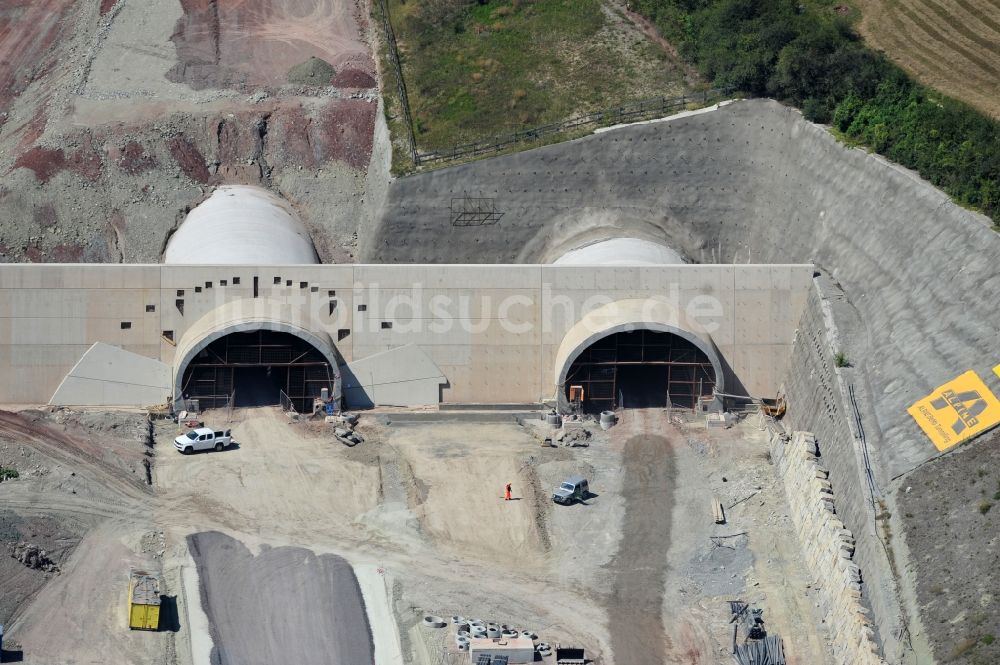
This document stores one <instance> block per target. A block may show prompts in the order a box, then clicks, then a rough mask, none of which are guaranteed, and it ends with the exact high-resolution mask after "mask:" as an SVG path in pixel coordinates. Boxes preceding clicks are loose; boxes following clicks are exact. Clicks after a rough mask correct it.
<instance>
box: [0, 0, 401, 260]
mask: <svg viewBox="0 0 1000 665" xmlns="http://www.w3.org/2000/svg"><path fill="white" fill-rule="evenodd" d="M302 63H311V64H310V68H311V70H316V67H313V66H312V65H313V64H316V63H324V64H326V63H329V65H332V68H330V71H329V75H321V76H319V77H318V78H316V80H315V81H313V80H310V81H309V85H308V86H305V85H303V84H302V83H290V82H289V81H288V78H287V77H288V72H289V70H290V69H291V68H293V67H295V66H296V65H301V64H302ZM329 65H328V66H329ZM342 66H343V71H345V72H355V74H354V75H353V76H354V78H350V77H348V78H346V79H345V80H343V81H342V82H340V83H331V79H332V78H333V74H334V70H337V71H341V70H342ZM317 71H318V70H317ZM313 73H316V72H313ZM374 76H375V63H374V60H373V59H372V56H371V49H370V46H369V25H368V19H367V15H366V13H365V12H364V11H363V10H362V8H361V7H360V6H359V5H357V4H356V3H353V2H349V1H348V0H292V1H290V2H277V1H272V0H184V1H183V2H180V3H132V2H110V1H109V2H102V3H96V2H87V3H82V2H78V3H70V2H66V1H61V2H58V1H56V0H48V1H45V2H32V3H28V2H21V1H20V0H18V1H17V2H14V3H4V6H3V7H2V8H0V261H5V262H16V261H49V262H78V261H84V262H118V261H125V262H156V261H158V260H159V259H160V254H161V252H162V250H163V247H164V245H165V243H166V240H167V238H168V236H169V234H170V233H171V231H172V230H173V229H174V228H175V227H176V225H177V224H178V223H179V222H180V221H181V220H183V219H184V216H185V215H186V213H187V212H188V211H189V210H190V209H191V208H193V207H194V206H196V205H197V204H198V203H200V202H201V201H202V200H204V198H205V197H206V196H207V195H208V194H210V191H211V188H212V187H214V186H215V185H219V184H252V185H258V186H262V187H267V188H269V189H271V190H272V191H275V192H277V193H279V194H280V195H282V196H284V197H285V198H287V199H288V200H289V201H290V202H291V204H292V205H293V206H294V207H295V208H296V210H297V212H298V213H299V215H300V217H301V218H302V219H303V221H304V222H305V223H306V225H307V226H308V227H309V228H310V231H311V232H312V233H313V235H314V238H315V242H316V245H317V248H318V250H319V252H320V254H321V256H322V257H323V258H324V260H327V261H349V260H351V259H352V257H353V256H354V254H355V252H356V249H355V248H356V242H357V240H356V237H357V232H358V228H359V223H360V222H359V220H361V219H364V218H366V217H371V212H370V211H369V209H368V208H369V207H370V206H371V205H372V203H371V201H372V200H373V199H374V197H368V196H367V193H368V190H369V181H368V180H367V179H366V175H367V171H368V168H369V165H370V164H372V163H375V164H376V169H375V172H374V173H373V175H372V182H374V183H376V186H378V184H379V183H381V184H382V186H384V183H385V182H386V181H387V178H388V176H387V173H388V163H387V158H388V148H387V147H386V146H383V145H382V144H381V143H380V144H376V143H375V131H376V125H377V123H379V122H381V118H380V115H381V114H379V113H378V104H379V102H378V95H377V91H376V90H374V89H373V88H374V87H376V86H375V78H374ZM358 77H361V78H363V77H367V78H368V80H370V81H371V82H372V85H369V86H367V87H366V86H363V85H359V83H358V80H357V79H358ZM362 83H364V81H362ZM359 88H361V89H362V90H361V91H359ZM383 126H384V125H383ZM385 143H386V144H387V139H386V141H385ZM373 155H374V157H375V159H374V161H373ZM366 200H367V202H366ZM332 209H336V210H338V213H341V214H338V215H337V216H336V217H333V216H331V215H330V214H329V211H330V210H332Z"/></svg>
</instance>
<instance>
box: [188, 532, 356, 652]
mask: <svg viewBox="0 0 1000 665" xmlns="http://www.w3.org/2000/svg"><path fill="white" fill-rule="evenodd" d="M188 544H189V546H190V548H191V552H192V554H193V556H194V560H195V562H196V563H197V564H198V575H199V577H200V579H201V589H202V608H203V609H204V610H205V612H206V614H207V615H208V618H209V621H210V626H211V633H212V638H213V641H214V644H215V647H214V649H213V652H212V659H213V660H212V662H213V663H218V665H271V664H272V663H296V664H297V665H311V664H313V663H315V664H316V665H358V664H361V663H370V662H372V658H373V657H374V656H373V645H372V637H371V629H370V628H369V626H368V618H367V617H366V615H365V603H364V599H363V598H362V597H361V590H360V589H359V588H358V580H357V578H356V577H355V576H354V571H353V570H351V566H350V564H349V563H347V561H345V560H344V559H342V558H341V557H338V556H335V555H333V554H323V555H321V556H316V555H315V554H313V553H312V552H310V551H309V550H306V549H303V548H300V547H276V548H267V547H265V548H263V549H262V550H261V552H260V554H258V555H257V556H254V554H253V553H252V552H251V551H250V550H248V549H247V548H246V546H245V545H243V544H242V543H240V542H239V541H238V540H235V539H233V538H230V537H229V536H226V535H225V534H221V533H218V532H208V533H198V534H194V535H192V536H188Z"/></svg>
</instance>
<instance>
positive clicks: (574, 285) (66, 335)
mask: <svg viewBox="0 0 1000 665" xmlns="http://www.w3.org/2000/svg"><path fill="white" fill-rule="evenodd" d="M774 270H775V268H772V267H769V266H746V265H742V266H699V265H678V266H656V267H629V266H624V267H622V266H619V267H611V266H607V267H574V266H568V267H553V266H539V265H533V266H522V265H516V266H464V265H455V266H410V265H397V266H368V265H359V266H323V265H316V266H268V267H267V268H265V269H258V268H255V267H247V266H80V265H70V266H62V265H51V264H50V265H32V266H18V265H6V266H0V285H2V286H0V306H2V310H0V348H3V349H5V350H7V351H8V353H7V354H6V357H8V358H10V359H11V360H8V361H7V365H8V367H9V368H10V369H11V371H14V372H15V374H14V375H15V376H16V386H14V385H13V384H12V383H11V382H10V381H7V382H0V402H25V401H27V402H39V403H42V402H47V401H48V400H49V398H50V397H51V396H52V394H53V392H54V391H55V389H56V387H57V386H58V385H59V383H60V382H61V381H62V379H63V377H64V376H65V375H66V374H67V373H68V372H69V371H70V369H71V368H72V367H73V365H74V364H75V363H76V361H77V360H78V359H79V358H80V356H81V355H82V354H83V352H84V351H85V350H86V349H87V348H89V347H90V345H91V344H93V343H94V342H104V343H106V344H109V345H113V346H116V347H121V348H124V349H128V350H130V351H134V352H136V353H140V354H142V355H144V356H147V357H149V358H152V359H155V360H158V361H160V362H163V363H167V364H170V365H171V366H174V365H176V364H177V361H178V358H179V357H181V356H182V355H183V354H182V353H181V348H182V347H183V348H184V349H190V348H191V345H192V344H193V343H194V342H193V341H192V340H193V338H196V337H199V336H204V335H207V334H214V333H212V331H213V330H216V329H217V328H218V327H219V326H220V325H224V324H225V323H226V322H227V321H230V320H232V321H236V322H239V323H240V325H242V324H243V322H245V321H249V320H250V319H252V318H253V317H257V319H259V320H261V321H279V322H283V324H288V325H291V326H293V327H295V328H296V329H302V330H308V331H313V332H315V333H317V334H322V335H325V336H326V338H328V339H330V340H331V344H332V347H331V348H335V349H336V352H337V353H338V354H339V355H340V357H341V359H342V360H343V361H344V362H348V363H356V362H361V361H364V360H365V359H366V358H368V357H370V356H373V355H375V354H380V353H385V352H387V351H392V350H394V349H398V348H400V347H404V346H406V345H409V344H412V345H416V346H418V347H419V348H420V349H422V350H423V351H424V352H425V353H426V354H427V356H428V357H429V358H430V360H431V361H432V362H433V363H435V364H436V365H437V366H438V367H440V368H441V369H442V371H443V372H444V373H445V376H446V377H447V382H448V385H447V386H446V388H445V389H444V390H443V392H442V395H443V396H444V399H445V400H447V401H469V402H491V401H492V402H503V401H509V402H532V401H537V400H539V399H542V398H545V399H550V398H553V397H555V395H556V392H557V391H556V389H555V386H554V384H553V383H552V377H553V371H554V370H553V365H552V363H553V362H555V359H556V349H557V348H558V347H559V346H560V345H561V344H562V343H563V341H564V338H565V337H566V334H567V332H568V331H569V330H570V329H571V328H572V327H573V326H575V325H576V324H577V323H578V322H579V321H580V320H581V319H582V318H583V317H584V316H586V312H588V311H589V310H592V309H594V308H596V307H599V306H602V305H604V304H606V303H607V302H609V301H624V300H629V299H636V298H655V299H656V300H657V301H656V303H655V305H653V306H652V311H655V312H656V316H655V317H654V318H656V319H657V320H661V319H663V320H665V318H666V317H667V315H668V314H669V315H670V317H669V318H670V319H671V321H673V322H674V323H676V327H678V328H681V329H686V330H694V331H699V330H702V328H700V327H699V325H698V322H697V321H695V320H693V319H691V318H690V317H689V316H688V314H689V313H690V311H689V309H688V306H689V305H690V304H691V303H692V301H695V299H696V298H704V297H705V296H711V298H712V299H713V302H716V303H717V305H718V308H719V316H718V317H717V318H718V321H716V323H717V324H718V327H717V328H716V329H714V330H713V331H712V332H711V333H710V334H709V333H707V332H704V331H702V332H701V333H699V334H701V335H702V336H703V338H704V340H705V342H706V343H711V344H714V345H715V346H717V347H718V348H719V349H720V350H721V353H722V356H723V358H722V359H723V361H724V362H725V363H726V364H728V365H730V366H732V367H733V368H734V369H736V370H737V371H738V373H739V374H740V375H744V374H746V375H747V376H746V382H745V385H747V386H752V387H753V388H754V392H755V393H759V394H764V395H771V394H773V393H774V392H775V391H776V389H777V384H776V381H777V375H776V374H775V370H774V368H775V367H779V366H780V365H781V363H780V356H781V354H782V353H787V350H788V349H789V348H790V347H789V345H790V343H791V340H792V331H793V330H794V326H795V322H796V321H797V319H798V311H797V310H796V309H795V306H794V303H804V302H805V300H804V295H803V294H805V293H806V292H807V290H808V275H810V274H811V273H810V272H809V270H810V269H809V268H808V267H806V268H805V269H796V268H787V269H784V268H783V269H779V270H783V271H786V272H788V275H787V280H785V277H784V276H783V277H782V278H781V280H779V281H778V282H776V280H775V279H774V277H773V274H772V273H773V272H774ZM784 274H785V273H784V272H783V273H782V275H784ZM254 275H256V276H257V277H258V278H259V288H258V296H259V297H258V298H253V277H254ZM275 276H277V277H280V278H281V284H280V285H274V284H273V283H271V282H273V278H274V277H275ZM234 277H239V278H240V284H239V285H234V284H233V282H232V280H233V278H234ZM222 280H225V281H226V285H225V286H223V285H222V284H221V281H222ZM288 280H291V282H292V284H291V285H290V286H289V285H288V284H287V283H286V282H287V281H288ZM206 283H211V288H209V287H208V286H207V284H206ZM303 283H305V287H303V286H302V284H303ZM43 284H49V285H51V286H50V288H43V286H42V285H43ZM414 284H420V285H421V288H420V289H419V290H417V291H414V290H413V289H411V287H412V285H414ZM743 284H747V285H751V286H753V287H754V288H745V287H743V286H741V285H743ZM775 284H777V285H778V286H779V287H780V288H777V289H774V288H770V289H769V286H774V285H775ZM20 285H29V288H23V289H22V288H20ZM84 285H86V286H85V287H84ZM150 285H155V287H154V286H150ZM314 286H315V287H316V288H315V290H313V287H314ZM178 290H180V291H183V294H182V295H178ZM330 291H335V295H334V296H330V295H329V292H330ZM331 298H333V299H335V300H336V306H335V308H334V311H333V313H331V312H330V300H331ZM393 298H406V299H407V300H406V301H405V302H404V303H403V304H401V305H400V306H397V307H395V310H394V309H393V304H392V299H393ZM414 298H415V299H416V307H415V310H416V318H415V317H414V314H413V309H414V308H411V307H410V303H411V302H412V300H413V299H414ZM433 298H439V299H440V301H439V305H438V306H437V307H436V308H432V307H431V302H432V299H433ZM177 300H183V312H182V311H180V309H179V308H178V307H177V304H176V301H177ZM664 303H665V304H664ZM362 304H363V305H366V311H363V312H361V311H358V307H359V305H362ZM147 306H152V307H153V311H146V307H147ZM501 315H502V316H501ZM636 316H639V315H638V314H636ZM248 317H249V318H248ZM640 318H641V317H640ZM123 322H127V323H128V324H130V325H129V326H128V327H127V328H122V323H123ZM206 322H208V323H206ZM383 322H386V323H391V324H392V327H390V328H383V327H382V323H383ZM209 323H211V324H212V325H209ZM164 331H171V332H172V334H173V342H170V341H168V340H166V339H165V338H163V337H161V335H162V333H163V332H164ZM340 331H344V333H345V334H341V332H340ZM747 344H751V345H754V347H760V348H766V349H767V350H766V351H761V352H759V353H758V354H757V355H756V356H754V355H753V354H750V353H748V352H746V345H747ZM771 347H774V348H771ZM775 349H776V350H775ZM387 357H389V356H387ZM13 358H18V359H20V360H19V361H20V362H26V363H27V365H26V366H27V367H37V366H44V367H48V368H54V369H51V371H49V370H47V371H45V372H40V373H33V372H31V371H20V370H16V369H15V368H14V367H13V365H12V363H13V362H14V361H13V360H12V359H13Z"/></svg>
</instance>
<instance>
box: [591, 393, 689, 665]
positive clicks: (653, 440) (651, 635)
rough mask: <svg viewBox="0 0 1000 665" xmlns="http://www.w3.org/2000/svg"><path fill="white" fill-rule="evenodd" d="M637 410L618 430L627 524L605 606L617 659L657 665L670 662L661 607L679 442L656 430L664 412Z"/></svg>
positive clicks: (610, 568) (611, 569)
mask: <svg viewBox="0 0 1000 665" xmlns="http://www.w3.org/2000/svg"><path fill="white" fill-rule="evenodd" d="M634 413H636V415H637V417H636V418H634V419H632V420H630V421H629V422H627V423H625V424H624V425H623V426H622V428H620V429H619V430H618V431H616V432H615V436H616V438H625V439H626V440H625V444H624V450H623V453H622V455H623V458H624V462H625V468H624V475H625V478H624V481H623V489H622V495H623V496H624V498H625V522H624V524H623V525H622V542H621V545H620V546H619V550H618V553H617V554H616V555H615V557H614V559H612V561H611V563H610V564H608V566H607V569H608V572H609V573H610V574H611V575H613V576H614V581H613V583H612V587H613V589H614V591H613V593H612V594H611V595H610V597H609V598H608V600H607V603H606V605H605V607H606V609H607V612H608V621H609V630H610V631H611V648H612V649H614V652H615V658H616V659H617V661H618V662H620V663H623V664H624V663H630V664H632V665H647V664H648V665H659V664H660V663H663V662H665V661H666V649H665V647H666V640H667V638H666V634H665V633H664V626H663V618H662V616H661V615H660V608H661V605H662V603H663V585H664V582H665V573H666V568H667V551H668V550H669V548H670V540H671V524H672V521H673V505H674V496H673V493H674V488H675V485H676V483H675V479H676V468H675V466H674V458H673V450H672V448H673V446H674V445H675V443H674V442H672V441H671V440H669V439H667V438H666V437H664V436H659V435H657V434H654V433H652V432H654V431H656V430H662V428H663V424H664V423H663V422H662V421H663V418H662V416H659V415H658V414H657V415H653V414H651V413H649V412H634ZM650 425H659V427H650Z"/></svg>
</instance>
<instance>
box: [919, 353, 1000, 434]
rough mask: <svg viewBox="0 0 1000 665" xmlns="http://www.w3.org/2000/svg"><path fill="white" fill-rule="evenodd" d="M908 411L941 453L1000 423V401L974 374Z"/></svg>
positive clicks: (930, 396) (950, 385) (957, 379)
mask: <svg viewBox="0 0 1000 665" xmlns="http://www.w3.org/2000/svg"><path fill="white" fill-rule="evenodd" d="M997 368H1000V365H998V366H997ZM997 368H994V371H996V369H997ZM906 411H907V413H909V414H910V415H911V416H913V419H914V420H916V421H917V424H918V425H920V429H922V430H924V433H925V434H926V435H927V436H928V437H929V438H930V440H931V442H932V443H933V444H934V446H935V447H936V448H937V449H938V450H947V449H948V448H951V447H952V446H954V445H955V444H956V443H961V442H962V441H965V440H966V439H968V438H970V437H973V436H975V435H976V434H979V433H980V432H982V431H983V430H987V429H989V428H990V427H993V426H994V425H996V424H997V423H998V422H1000V401H998V400H997V398H996V397H995V396H994V395H993V393H992V392H990V389H989V388H987V387H986V384H985V383H983V380H982V379H980V378H979V375H978V374H976V373H975V372H973V371H972V370H969V371H968V372H966V373H965V374H962V375H961V376H957V377H955V378H954V379H952V380H951V381H949V382H948V383H946V384H944V385H943V386H939V387H938V388H937V389H936V390H935V391H934V392H932V393H931V394H930V395H928V396H927V397H925V398H923V399H922V400H920V401H919V402H917V403H916V404H914V405H913V406H911V407H910V408H909V409H907V410H906Z"/></svg>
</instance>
